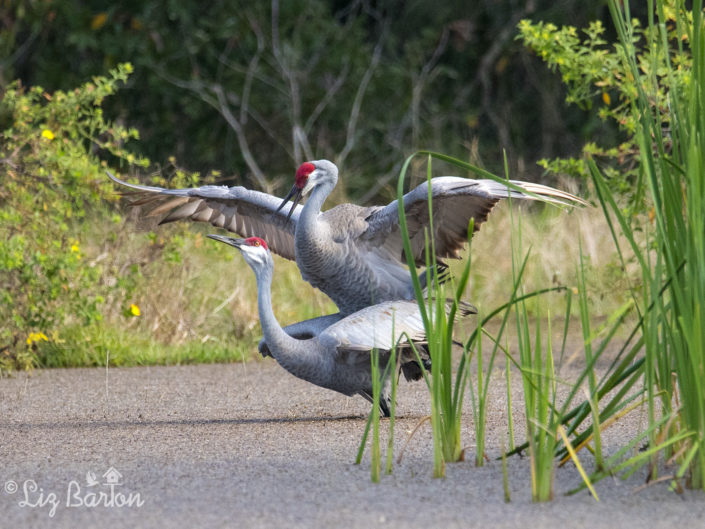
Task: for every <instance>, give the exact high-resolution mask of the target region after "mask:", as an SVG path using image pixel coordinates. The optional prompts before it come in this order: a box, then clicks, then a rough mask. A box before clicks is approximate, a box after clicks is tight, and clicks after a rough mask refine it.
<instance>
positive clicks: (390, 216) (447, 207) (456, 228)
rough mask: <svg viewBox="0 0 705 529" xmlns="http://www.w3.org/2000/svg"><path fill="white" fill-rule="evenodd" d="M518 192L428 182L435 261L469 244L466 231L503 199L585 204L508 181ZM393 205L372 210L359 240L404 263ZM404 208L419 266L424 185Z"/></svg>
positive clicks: (450, 179)
mask: <svg viewBox="0 0 705 529" xmlns="http://www.w3.org/2000/svg"><path fill="white" fill-rule="evenodd" d="M510 182H511V184H512V185H513V186H516V187H518V188H520V189H521V191H519V190H517V189H513V188H509V187H508V186H507V185H506V184H504V183H500V182H496V181H494V180H472V179H467V178H460V177H455V176H441V177H437V178H433V179H432V180H431V186H432V187H431V193H432V197H433V204H432V209H433V228H434V234H433V235H434V240H435V246H436V255H437V257H439V258H441V259H442V258H445V257H454V258H457V257H459V256H460V252H461V251H462V249H463V248H464V247H465V245H466V244H467V239H468V233H467V228H468V224H469V222H470V219H474V226H475V227H474V231H477V230H479V229H480V226H481V225H482V223H483V222H485V221H486V220H487V217H488V216H489V214H490V211H491V210H492V208H493V207H494V205H495V204H496V203H497V202H498V201H499V200H500V199H502V198H508V197H509V196H511V197H512V198H518V199H529V200H541V201H544V202H551V203H556V204H564V205H576V204H581V205H585V204H586V202H584V201H583V200H582V199H580V198H578V197H576V196H574V195H571V194H570V193H566V192H564V191H560V190H558V189H554V188H551V187H548V186H544V185H541V184H533V183H531V182H519V181H515V180H512V181H510ZM397 204H398V203H397V201H396V200H395V201H393V202H391V203H390V204H389V205H387V206H386V207H383V208H376V209H372V210H371V212H370V214H369V215H368V216H367V217H366V221H367V223H368V228H367V230H365V231H364V232H363V233H362V234H361V235H360V237H359V240H360V242H361V243H363V244H366V245H367V251H370V252H378V250H379V249H380V248H382V247H384V248H386V250H388V251H389V253H391V255H394V256H396V259H398V261H399V262H401V263H405V262H406V260H405V259H404V255H403V246H402V240H401V233H400V230H399V217H398V210H397V208H398V206H397ZM404 210H405V212H406V219H407V226H408V229H409V237H410V241H411V247H412V251H413V253H414V260H415V262H416V264H417V266H422V265H423V264H424V263H425V256H424V251H425V244H426V241H425V235H424V229H425V228H426V227H428V226H429V212H428V185H427V183H426V182H424V183H422V184H420V185H419V186H417V187H416V188H414V189H413V190H411V191H410V192H409V193H407V194H406V195H404Z"/></svg>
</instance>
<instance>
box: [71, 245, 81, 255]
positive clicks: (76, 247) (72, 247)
mask: <svg viewBox="0 0 705 529" xmlns="http://www.w3.org/2000/svg"><path fill="white" fill-rule="evenodd" d="M78 250H79V248H78V243H74V244H72V245H71V251H72V252H73V253H78Z"/></svg>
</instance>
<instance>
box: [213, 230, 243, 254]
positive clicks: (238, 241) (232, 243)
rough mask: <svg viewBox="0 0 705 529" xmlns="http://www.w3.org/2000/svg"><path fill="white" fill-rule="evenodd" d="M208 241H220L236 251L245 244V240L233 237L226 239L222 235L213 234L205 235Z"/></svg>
mask: <svg viewBox="0 0 705 529" xmlns="http://www.w3.org/2000/svg"><path fill="white" fill-rule="evenodd" d="M206 237H208V238H209V239H213V240H214V241H220V242H224V243H225V244H229V245H230V246H234V247H235V248H237V249H238V250H239V249H240V247H241V246H242V244H243V243H244V242H245V239H235V238H234V237H226V236H224V235H215V234H213V233H209V234H208V235H206Z"/></svg>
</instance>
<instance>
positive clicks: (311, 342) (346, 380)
mask: <svg viewBox="0 0 705 529" xmlns="http://www.w3.org/2000/svg"><path fill="white" fill-rule="evenodd" d="M208 237H210V238H211V239H214V240H216V241H221V242H224V243H225V244H229V245H230V246H234V247H235V248H237V249H238V250H240V252H241V253H242V256H243V257H244V258H245V261H246V262H247V264H248V265H250V267H251V268H252V270H253V271H254V273H255V276H256V278H257V305H258V310H259V319H260V323H261V325H262V332H263V334H264V340H265V341H266V342H267V345H268V346H269V349H270V351H271V354H272V356H273V357H274V359H275V360H276V361H277V362H278V363H279V365H281V366H282V367H283V368H284V369H286V370H287V371H288V372H289V373H291V374H292V375H294V376H295V377H298V378H301V379H303V380H306V381H308V382H311V383H312V384H315V385H317V386H321V387H324V388H328V389H332V390H334V391H338V392H340V393H342V394H344V395H348V396H351V395H355V394H357V395H361V396H363V397H365V398H366V399H367V400H369V401H370V402H372V372H371V358H370V354H371V352H372V351H373V350H375V349H376V350H377V351H378V352H379V362H380V366H381V367H382V369H384V366H386V365H387V362H388V361H389V357H390V354H391V350H392V348H393V347H394V346H395V345H396V346H397V354H398V358H399V359H400V360H399V363H400V368H401V371H402V372H403V373H404V376H405V377H406V379H407V380H418V379H420V378H421V376H422V372H421V368H420V366H419V364H418V361H417V358H416V355H415V353H414V352H413V350H412V348H411V347H412V346H411V343H412V342H413V344H414V346H415V347H416V350H417V351H418V352H419V356H420V357H421V359H422V361H423V362H424V364H425V365H424V367H425V368H426V369H428V368H429V367H430V358H429V356H428V350H426V349H425V348H424V342H425V332H424V325H423V320H422V318H421V314H420V312H419V307H418V305H417V303H416V301H409V300H400V301H385V302H383V303H379V304H377V305H372V306H369V307H365V308H363V309H362V310H360V311H357V312H355V313H353V314H350V315H349V316H346V317H345V318H342V319H341V320H339V321H337V322H335V323H333V324H332V325H327V326H320V327H319V328H318V329H317V332H316V333H315V334H314V335H313V336H311V337H310V338H308V339H305V340H301V339H297V338H293V337H292V336H290V335H289V334H287V333H286V332H284V330H283V329H282V328H281V326H280V325H279V323H278V322H277V319H276V317H275V316H274V311H273V310H272V296H271V286H272V276H273V272H274V261H273V260H272V255H271V253H270V251H269V249H268V247H267V243H266V242H265V241H264V240H263V239H260V238H259V237H249V238H247V239H234V238H231V237H225V236H222V235H208ZM473 312H475V311H474V307H472V306H471V305H467V304H461V305H460V306H459V315H460V316H466V315H468V314H471V313H473ZM388 381H389V379H387V380H386V381H385V384H384V385H383V389H382V393H381V396H380V397H381V398H380V408H381V409H382V412H383V413H384V415H385V416H387V417H388V416H389V414H390V413H389V403H390V395H389V386H388Z"/></svg>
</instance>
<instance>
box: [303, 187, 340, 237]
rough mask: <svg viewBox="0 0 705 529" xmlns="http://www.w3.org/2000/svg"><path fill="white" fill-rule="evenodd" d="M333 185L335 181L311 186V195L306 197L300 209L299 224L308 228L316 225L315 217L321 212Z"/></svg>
mask: <svg viewBox="0 0 705 529" xmlns="http://www.w3.org/2000/svg"><path fill="white" fill-rule="evenodd" d="M334 187H335V182H325V183H322V184H320V185H317V186H316V187H314V188H313V191H311V196H310V197H309V198H308V200H307V201H306V204H304V208H303V210H302V211H301V217H299V223H300V224H302V225H304V226H306V227H308V228H311V227H313V226H315V225H316V219H317V218H318V215H319V214H320V213H321V208H322V207H323V203H324V202H325V201H326V198H328V195H330V194H331V192H332V191H333V188H334Z"/></svg>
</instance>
